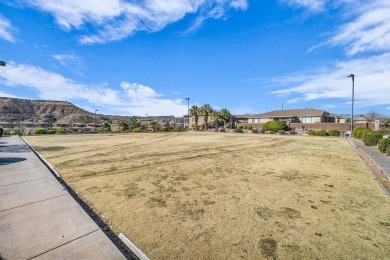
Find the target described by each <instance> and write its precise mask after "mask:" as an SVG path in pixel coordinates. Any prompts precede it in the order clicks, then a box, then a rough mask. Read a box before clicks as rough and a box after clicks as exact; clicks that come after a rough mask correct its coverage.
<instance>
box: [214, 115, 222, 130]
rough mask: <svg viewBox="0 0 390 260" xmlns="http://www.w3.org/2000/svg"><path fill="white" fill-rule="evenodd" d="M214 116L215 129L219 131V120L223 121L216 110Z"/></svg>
mask: <svg viewBox="0 0 390 260" xmlns="http://www.w3.org/2000/svg"><path fill="white" fill-rule="evenodd" d="M212 115H213V118H214V125H215V129H217V130H218V121H219V119H221V113H220V112H219V111H217V110H215V111H213V113H212Z"/></svg>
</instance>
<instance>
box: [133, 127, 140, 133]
mask: <svg viewBox="0 0 390 260" xmlns="http://www.w3.org/2000/svg"><path fill="white" fill-rule="evenodd" d="M132 132H133V133H141V132H142V129H141V128H140V127H136V128H133V130H132Z"/></svg>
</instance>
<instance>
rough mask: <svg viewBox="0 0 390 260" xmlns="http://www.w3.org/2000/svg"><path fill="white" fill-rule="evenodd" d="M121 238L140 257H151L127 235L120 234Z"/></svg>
mask: <svg viewBox="0 0 390 260" xmlns="http://www.w3.org/2000/svg"><path fill="white" fill-rule="evenodd" d="M118 237H119V238H120V240H122V242H123V243H124V244H125V245H126V246H127V247H128V248H129V249H130V250H131V251H132V252H133V253H134V254H135V255H136V256H137V257H138V258H139V259H140V260H149V258H148V257H147V256H146V255H145V254H144V253H143V252H142V251H141V250H140V249H139V248H138V247H137V246H136V245H134V244H133V242H131V241H130V239H128V238H127V237H126V236H125V235H123V234H122V233H120V234H119V236H118Z"/></svg>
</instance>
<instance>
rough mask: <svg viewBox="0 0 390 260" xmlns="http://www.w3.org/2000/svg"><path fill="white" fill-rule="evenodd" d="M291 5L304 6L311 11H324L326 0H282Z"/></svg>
mask: <svg viewBox="0 0 390 260" xmlns="http://www.w3.org/2000/svg"><path fill="white" fill-rule="evenodd" d="M280 1H281V2H283V3H286V4H288V5H289V6H292V7H294V6H296V7H303V8H307V9H309V10H310V11H315V12H318V11H323V10H325V7H326V0H280Z"/></svg>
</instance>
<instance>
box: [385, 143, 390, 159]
mask: <svg viewBox="0 0 390 260" xmlns="http://www.w3.org/2000/svg"><path fill="white" fill-rule="evenodd" d="M386 155H387V156H390V145H389V146H387V149H386Z"/></svg>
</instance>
